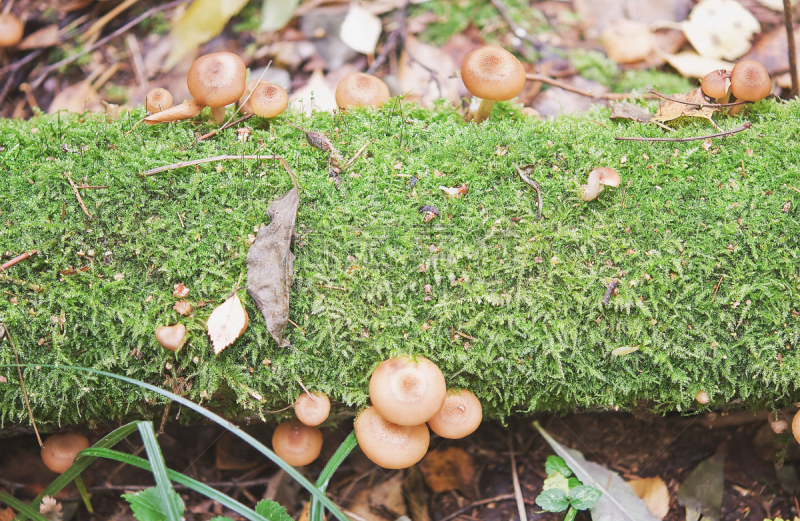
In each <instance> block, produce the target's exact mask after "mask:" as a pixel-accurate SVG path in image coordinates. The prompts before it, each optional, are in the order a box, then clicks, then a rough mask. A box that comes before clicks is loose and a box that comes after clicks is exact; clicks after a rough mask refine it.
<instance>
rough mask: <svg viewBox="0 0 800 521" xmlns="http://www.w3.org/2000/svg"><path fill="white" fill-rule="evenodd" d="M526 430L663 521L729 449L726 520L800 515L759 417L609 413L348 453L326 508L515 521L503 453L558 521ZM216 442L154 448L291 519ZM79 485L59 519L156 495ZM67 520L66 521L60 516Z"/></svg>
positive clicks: (5, 479)
mask: <svg viewBox="0 0 800 521" xmlns="http://www.w3.org/2000/svg"><path fill="white" fill-rule="evenodd" d="M534 419H538V420H539V421H540V423H541V424H542V425H543V427H544V428H545V429H546V430H547V431H548V432H550V433H551V434H552V435H553V436H554V437H555V438H556V439H557V440H558V441H559V442H561V443H562V444H564V445H565V446H568V447H570V448H573V449H577V450H579V451H581V452H582V453H583V454H584V455H585V456H586V458H587V459H588V460H590V461H594V462H597V463H601V464H604V465H606V466H607V467H609V468H611V469H612V470H614V471H616V472H618V473H619V474H620V475H621V476H622V477H624V478H625V479H634V478H637V477H655V476H657V477H660V478H662V479H663V480H664V482H665V483H666V484H667V487H668V489H669V492H670V510H669V513H668V515H667V517H666V518H665V519H667V520H668V521H679V520H683V519H685V511H684V509H683V507H681V506H680V505H679V504H678V501H677V495H678V486H679V484H680V483H681V482H682V481H683V480H684V479H685V478H686V476H687V475H688V474H689V472H691V470H692V469H694V468H695V467H696V466H697V464H698V463H700V462H701V461H702V460H704V459H706V458H708V457H710V456H711V455H713V454H714V453H715V452H716V451H717V450H718V449H719V448H720V447H722V446H724V447H725V449H726V450H727V457H726V460H725V473H724V477H725V486H724V500H723V507H722V519H723V520H730V521H762V520H763V519H765V518H772V517H777V516H781V517H783V518H789V519H792V517H793V516H794V515H797V513H798V499H797V495H796V493H797V491H796V489H795V492H794V493H789V492H786V491H785V489H784V488H782V486H781V483H780V482H779V480H778V478H777V476H776V470H775V461H776V459H777V458H778V457H781V455H783V456H785V457H786V463H785V464H784V469H785V470H791V469H793V466H792V464H791V461H792V459H793V458H796V457H797V455H798V454H800V450H798V447H797V444H796V443H795V442H794V441H793V440H790V436H789V435H783V436H777V435H775V434H774V433H773V432H772V430H771V429H770V427H769V425H768V423H767V421H766V415H765V414H763V413H762V414H760V415H755V414H753V413H739V414H731V415H729V416H721V415H711V416H708V415H707V416H697V417H688V418H687V417H681V416H677V415H675V416H668V417H664V418H660V417H659V418H649V419H637V418H636V417H634V416H633V415H631V414H628V413H613V412H607V413H594V414H589V413H587V414H570V415H568V416H565V417H558V416H554V415H548V416H540V417H535V418H522V417H513V418H511V419H510V420H509V421H508V425H506V426H503V425H501V424H500V423H498V422H485V423H484V424H483V425H482V426H481V427H480V429H479V430H478V431H477V432H476V433H475V434H473V435H471V436H469V437H467V438H465V439H462V440H444V439H442V438H438V437H434V438H433V439H432V440H431V447H430V451H429V453H428V455H427V456H426V457H425V459H424V460H423V461H422V463H421V464H419V465H417V466H415V467H413V468H412V469H410V470H406V471H392V470H385V469H381V468H379V467H376V466H375V465H373V464H372V463H371V462H370V461H369V460H367V459H366V458H365V457H364V456H363V454H361V452H360V451H359V450H358V449H356V450H355V451H354V452H353V453H352V454H351V455H350V456H349V457H348V458H347V460H345V462H344V464H343V465H342V466H341V467H340V468H339V470H338V471H337V473H336V474H335V475H334V477H333V479H332V481H331V484H330V487H329V492H330V497H331V498H332V499H333V500H334V502H335V503H336V504H337V505H340V506H341V507H342V508H344V509H346V510H348V511H349V512H352V513H353V514H355V515H354V516H353V519H356V520H357V521H359V520H360V519H367V520H369V521H383V520H390V521H393V520H395V519H398V518H399V517H400V516H401V515H408V516H409V517H410V518H411V519H413V520H414V521H418V520H424V519H430V520H432V521H446V520H453V519H455V520H460V521H467V520H482V521H494V520H497V521H500V520H503V521H506V520H514V519H519V515H518V511H517V505H516V502H515V499H514V493H513V492H514V491H513V485H512V467H511V460H510V452H509V442H510V443H511V445H512V446H513V449H514V454H515V459H516V466H517V474H518V476H519V482H520V487H521V490H522V495H523V497H524V500H525V504H526V510H527V515H528V519H536V520H547V521H550V520H552V521H555V520H557V519H562V518H563V513H562V514H550V513H541V509H540V508H539V507H538V506H536V505H535V504H534V499H535V498H536V496H537V495H538V494H539V493H540V492H541V490H542V484H543V481H544V479H545V478H546V474H545V471H544V468H545V467H544V462H545V459H546V458H547V456H549V455H551V454H553V451H552V450H551V449H550V447H549V446H548V445H547V444H546V443H545V442H544V440H543V438H542V437H541V436H540V435H539V434H538V433H537V432H536V430H535V429H534V428H533V427H532V421H533V420H534ZM110 428H111V426H107V427H106V429H104V428H103V427H98V428H97V429H96V430H94V431H91V432H86V434H88V435H89V438H90V440H91V441H96V440H97V439H99V438H100V437H101V436H102V435H103V434H105V431H107V430H110ZM246 428H247V429H248V430H249V431H250V432H251V434H254V435H255V436H257V437H258V438H259V439H260V440H263V441H265V442H268V441H269V439H270V437H271V433H272V428H271V427H268V426H265V425H258V426H255V425H251V426H249V427H246ZM349 429H350V426H349V425H341V426H340V427H339V428H337V429H325V430H323V433H324V436H325V443H324V445H323V454H322V455H321V457H320V458H318V460H317V461H316V462H315V463H313V464H311V465H308V466H307V467H306V468H304V469H303V472H304V473H305V474H306V475H307V476H308V477H309V478H311V479H312V480H313V479H315V477H316V476H317V475H318V474H319V472H320V471H321V470H322V466H323V465H324V462H325V461H327V458H329V457H330V456H331V455H332V454H333V452H334V451H335V450H336V448H337V446H338V443H339V442H341V441H342V440H343V439H344V437H345V436H346V434H347V432H348V431H349ZM223 432H224V431H223V430H222V429H221V428H220V427H218V426H216V425H201V426H198V425H193V426H179V425H176V424H170V425H168V426H167V428H166V432H165V433H164V434H162V435H161V436H160V437H159V441H160V443H161V447H162V450H163V452H164V455H165V457H166V460H167V464H168V465H169V467H170V468H172V469H176V470H179V471H181V472H183V473H185V474H187V475H189V476H192V477H194V478H196V479H199V480H201V481H204V482H207V483H208V484H210V485H212V486H214V487H215V488H217V489H219V490H222V491H223V492H225V493H227V494H229V495H231V496H232V497H234V498H236V499H238V500H239V501H242V502H244V503H245V504H254V503H255V502H256V501H257V500H259V499H262V498H265V497H269V498H273V499H276V500H277V501H279V502H280V503H281V504H282V505H284V506H285V507H286V508H287V510H288V512H289V513H290V514H291V515H292V516H293V518H295V519H298V517H299V516H300V515H301V513H302V509H303V506H304V503H306V502H307V501H308V494H306V493H305V492H303V491H302V490H301V489H300V488H299V486H298V485H297V484H296V483H294V482H293V481H292V480H291V478H288V477H286V476H285V475H284V473H283V472H282V471H278V469H277V468H276V467H275V466H274V464H272V463H270V462H268V461H264V460H263V458H262V457H261V456H259V455H257V454H254V453H253V452H252V450H251V449H249V447H247V446H243V445H240V443H241V442H239V440H238V438H234V437H231V436H230V435H225V434H223ZM139 447H140V445H139V444H138V439H136V437H133V436H132V437H131V438H130V439H129V441H128V440H126V442H123V443H122V444H120V445H119V446H118V448H119V449H120V450H124V451H130V452H135V451H136V450H137V449H138V448H139ZM787 448H788V450H787ZM38 452H39V449H38V445H37V443H36V438H35V437H34V436H32V435H24V436H17V437H14V438H9V439H4V440H2V442H0V476H2V477H0V488H4V489H6V490H8V491H10V492H11V493H12V494H13V495H14V496H16V497H18V498H19V499H23V500H30V499H32V498H33V497H34V495H35V494H36V493H38V492H39V491H41V489H42V488H43V487H44V486H45V485H46V484H48V483H49V482H50V481H51V480H52V479H53V478H54V477H55V475H54V474H52V473H51V472H50V471H48V470H47V469H46V468H44V466H43V464H42V463H41V460H40V458H39V455H38ZM795 453H798V454H795ZM84 479H85V481H86V483H87V487H88V488H89V490H90V492H91V493H92V502H93V504H94V507H95V513H94V515H91V514H89V513H88V512H87V511H86V509H85V507H83V505H82V503H80V499H79V497H78V495H77V492H76V491H75V490H74V489H72V490H67V491H65V493H63V494H62V495H61V496H59V498H58V499H59V500H61V501H63V503H64V507H65V508H64V510H65V512H66V513H67V514H69V513H70V512H73V511H74V516H73V517H71V519H74V520H76V521H83V520H89V519H112V520H127V519H133V517H132V515H131V511H130V508H129V507H128V505H127V503H126V502H125V501H124V500H123V499H121V497H120V495H121V494H122V493H124V492H125V491H128V492H131V491H136V490H140V489H141V488H144V487H147V486H152V484H153V482H152V479H153V478H152V475H150V474H149V473H147V472H145V471H142V470H139V469H135V468H132V467H121V468H120V466H119V465H118V464H117V463H115V462H110V461H98V462H96V463H95V464H94V465H93V466H91V467H90V468H89V469H88V470H87V471H85V472H84ZM795 480H796V477H795ZM783 486H784V487H786V488H790V487H791V486H792V484H791V480H788V481H787V480H783ZM177 489H178V491H179V492H180V493H181V495H182V496H183V498H184V501H185V503H186V506H187V515H186V519H187V521H192V520H206V519H210V518H212V517H214V516H216V515H220V514H224V515H229V516H231V517H232V518H233V519H237V517H236V515H234V514H232V513H230V512H223V510H222V509H221V505H219V504H215V503H213V502H211V501H210V500H207V499H205V498H203V497H200V496H198V495H196V494H194V493H190V492H189V491H187V490H186V489H181V488H180V487H178V488H177ZM425 516H428V517H425ZM65 519H69V517H68V515H65ZM577 519H584V520H588V519H589V516H588V515H586V514H579V516H578V518H577Z"/></svg>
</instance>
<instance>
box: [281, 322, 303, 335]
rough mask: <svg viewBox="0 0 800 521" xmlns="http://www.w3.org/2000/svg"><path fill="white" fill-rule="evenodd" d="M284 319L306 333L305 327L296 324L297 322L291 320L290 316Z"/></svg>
mask: <svg viewBox="0 0 800 521" xmlns="http://www.w3.org/2000/svg"><path fill="white" fill-rule="evenodd" d="M286 320H288V321H289V323H290V324H291V325H293V326H294V327H296V328H297V329H299V330H300V331H302V332H303V334H304V335H305V334H306V330H305V329H303V328H302V327H300V326H298V325H297V322H295V321H294V320H292V319H291V318H287V319H286Z"/></svg>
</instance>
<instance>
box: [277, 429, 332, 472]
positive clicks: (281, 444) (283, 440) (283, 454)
mask: <svg viewBox="0 0 800 521" xmlns="http://www.w3.org/2000/svg"><path fill="white" fill-rule="evenodd" d="M272 450H274V451H275V454H277V455H278V456H279V457H280V458H281V459H282V460H283V461H285V462H286V463H288V464H289V465H291V466H293V467H301V466H303V465H308V464H309V463H311V462H312V461H314V460H315V459H317V456H319V453H320V451H321V450H322V433H321V432H319V429H317V428H316V427H309V426H308V425H304V424H303V423H301V422H299V421H297V420H291V421H287V422H283V423H281V424H280V425H278V427H277V428H276V429H275V433H274V434H273V435H272Z"/></svg>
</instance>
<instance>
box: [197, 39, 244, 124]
mask: <svg viewBox="0 0 800 521" xmlns="http://www.w3.org/2000/svg"><path fill="white" fill-rule="evenodd" d="M246 74H247V69H246V67H245V65H244V62H243V61H242V59H241V58H240V57H239V56H237V55H235V54H233V53H231V52H215V53H211V54H206V55H205V56H201V57H199V58H198V59H196V60H195V61H194V63H193V64H192V66H191V67H190V68H189V73H188V74H187V76H186V84H187V85H188V87H189V92H190V93H191V95H192V96H193V97H194V101H195V102H197V103H198V104H199V105H204V106H207V107H211V115H212V116H213V118H214V121H216V122H217V123H222V121H223V120H224V119H225V106H226V105H230V104H231V103H234V102H235V101H236V100H238V99H239V97H240V96H241V95H242V93H243V92H244V87H245V76H246Z"/></svg>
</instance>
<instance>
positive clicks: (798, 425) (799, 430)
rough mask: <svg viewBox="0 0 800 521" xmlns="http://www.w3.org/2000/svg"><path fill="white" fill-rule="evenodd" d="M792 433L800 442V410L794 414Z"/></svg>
mask: <svg viewBox="0 0 800 521" xmlns="http://www.w3.org/2000/svg"><path fill="white" fill-rule="evenodd" d="M792 434H794V439H795V440H797V443H800V412H798V413H797V414H795V415H794V418H793V419H792Z"/></svg>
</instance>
